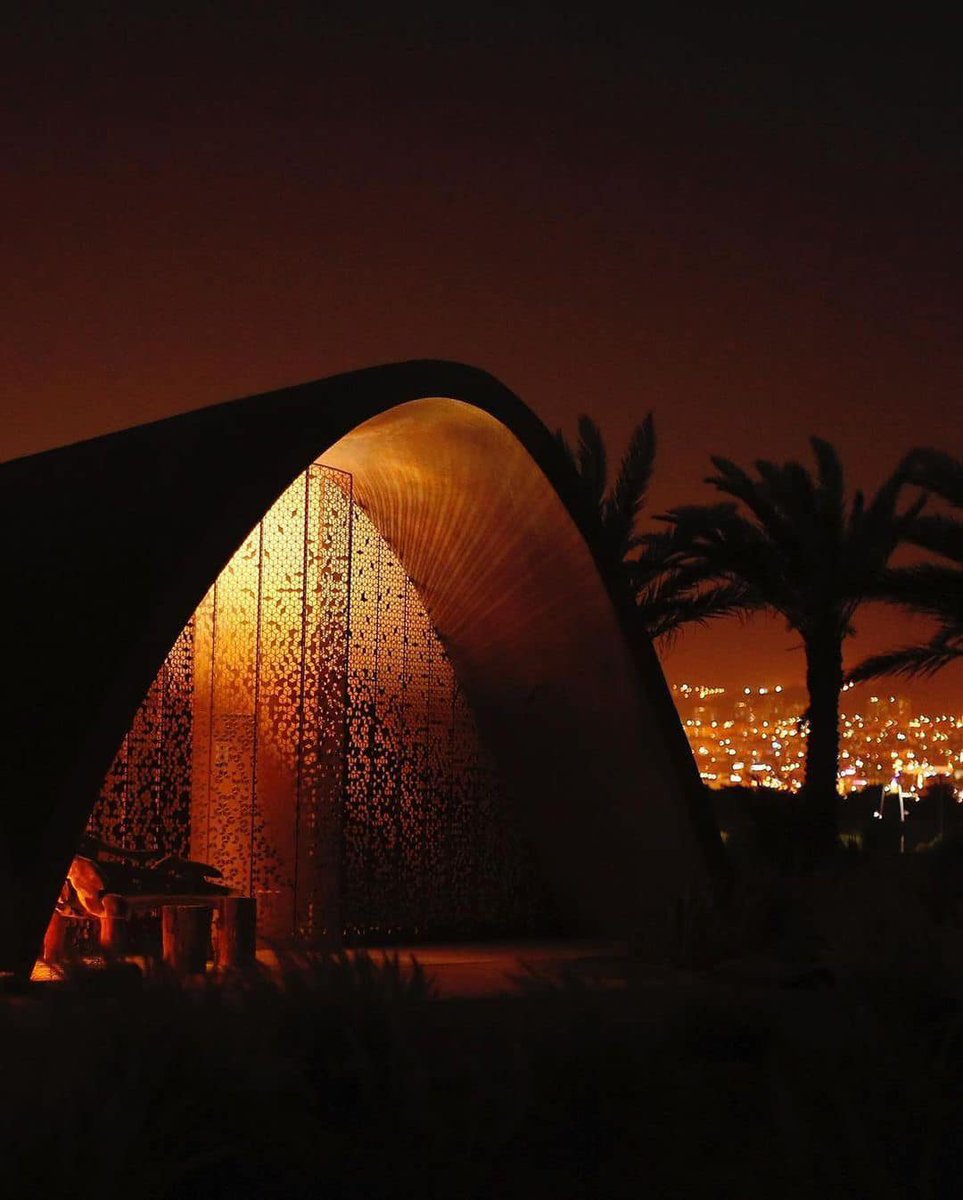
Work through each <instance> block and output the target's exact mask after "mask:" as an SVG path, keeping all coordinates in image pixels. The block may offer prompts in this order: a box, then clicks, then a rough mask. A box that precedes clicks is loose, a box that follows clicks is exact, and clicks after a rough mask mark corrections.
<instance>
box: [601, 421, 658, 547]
mask: <svg viewBox="0 0 963 1200" xmlns="http://www.w3.org/2000/svg"><path fill="white" fill-rule="evenodd" d="M655 450H656V443H655V421H654V420H653V417H652V414H651V413H649V414H648V416H646V418H645V420H644V421H643V422H642V423H641V424H640V425H638V426H637V427H636V428H635V430H634V431H633V433H632V437H631V439H630V440H629V445H628V449H627V450H626V452H625V454H624V456H623V458H622V462H621V463H620V465H619V473H618V477H617V478H616V480H615V485H614V487H613V488H612V494H611V495H610V496H609V497H608V498H607V499H606V500H605V503H604V505H603V510H602V523H603V525H604V526H605V529H606V532H607V534H608V536H609V539H610V541H611V542H612V543H613V544H614V545H615V546H618V547H619V548H620V549H621V551H622V554H623V556H624V555H625V554H628V553H629V552H630V551H631V550H634V549H636V548H637V546H638V545H640V536H639V535H637V534H636V533H635V526H636V522H637V521H638V518H639V514H640V513H641V511H642V508H643V507H644V505H645V500H646V496H647V494H648V490H649V485H650V484H651V482H652V472H653V469H654V467H655Z"/></svg>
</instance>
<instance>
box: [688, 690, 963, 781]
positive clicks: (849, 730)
mask: <svg viewBox="0 0 963 1200" xmlns="http://www.w3.org/2000/svg"><path fill="white" fill-rule="evenodd" d="M853 686H854V685H851V684H847V685H846V687H845V688H844V689H843V692H844V693H847V692H849V691H850V690H851V688H852V687H853ZM672 690H673V692H674V694H675V699H676V702H677V704H678V705H679V709H680V716H681V717H682V720H683V724H684V727H685V732H686V736H687V737H688V739H689V742H690V744H691V746H692V749H693V752H694V753H695V755H696V757H697V760H698V762H699V768H700V770H699V774H700V776H701V777H702V779H703V780H704V781H705V783H706V784H707V785H708V786H710V787H725V786H728V785H730V784H742V783H743V782H744V781H745V782H747V783H752V784H753V785H755V786H763V787H768V788H775V789H779V790H786V791H798V790H799V788H800V787H801V786H802V781H803V763H804V759H805V757H806V751H805V742H806V736H807V731H808V725H807V723H806V722H805V721H803V720H802V713H803V711H804V709H805V704H806V700H805V696H804V694H803V692H802V689H796V690H795V691H793V690H792V689H791V690H790V692H789V693H786V692H785V689H784V687H783V685H782V684H775V685H764V686H762V687H756V688H753V687H743V688H739V689H737V690H736V691H735V692H731V691H730V692H727V691H726V689H725V688H721V687H709V686H706V685H704V684H698V683H695V684H691V683H686V684H682V685H680V686H677V687H674V688H673V689H672ZM863 700H864V702H865V705H866V706H867V707H866V708H865V709H863V710H862V711H853V712H847V711H845V710H844V711H842V712H841V713H840V721H839V726H840V729H839V732H840V762H839V766H840V771H839V787H840V791H841V792H843V793H844V794H846V793H848V792H851V791H858V790H860V789H862V788H865V787H867V786H869V785H871V784H877V785H879V784H882V785H883V786H886V787H894V788H897V789H898V790H900V791H901V792H902V793H903V794H904V795H906V796H907V797H915V796H917V795H918V794H919V792H921V791H922V790H923V789H924V788H925V787H926V786H927V784H928V783H929V782H931V781H933V780H939V779H946V780H949V781H950V782H952V783H953V784H954V786H955V788H956V789H957V793H958V795H959V797H960V799H961V800H963V714H958V715H955V716H954V715H952V714H948V713H936V714H931V713H923V712H916V711H913V709H912V707H911V705H910V702H909V701H908V700H903V699H898V698H897V697H894V696H890V697H889V698H886V697H880V696H876V695H872V696H868V697H864V698H863ZM790 738H795V739H796V744H795V746H794V747H792V751H790V750H788V749H787V746H791V745H792V743H791V742H790V741H789V739H790Z"/></svg>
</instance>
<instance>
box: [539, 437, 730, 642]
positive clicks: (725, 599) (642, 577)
mask: <svg viewBox="0 0 963 1200" xmlns="http://www.w3.org/2000/svg"><path fill="white" fill-rule="evenodd" d="M555 438H556V441H557V442H558V445H559V446H560V448H561V449H562V451H563V453H564V454H565V457H566V458H567V459H568V461H569V463H570V464H571V467H572V469H573V470H574V472H575V474H576V475H577V476H578V480H579V484H580V486H581V491H582V495H583V497H584V499H585V501H586V503H587V505H588V507H589V508H590V509H591V510H593V511H594V512H596V513H597V514H598V518H599V534H598V541H599V545H600V546H601V548H602V551H603V553H604V554H605V555H606V556H607V557H608V558H609V560H610V562H611V563H612V564H613V566H614V567H615V570H616V571H617V572H618V573H619V574H620V575H621V578H622V580H623V582H624V584H625V587H626V589H627V590H628V592H629V595H630V597H631V599H632V601H633V603H634V605H635V611H636V613H637V615H638V618H639V620H640V621H641V623H642V625H643V627H644V629H645V631H646V633H647V634H648V635H649V637H650V638H652V639H653V640H655V639H657V638H671V637H673V636H675V634H676V633H677V632H678V631H679V629H680V628H681V627H682V626H683V625H685V624H692V623H695V624H705V623H706V622H707V621H709V620H711V619H713V618H715V617H720V616H730V615H733V614H738V613H740V612H742V611H744V610H745V609H746V608H748V607H751V600H750V597H749V595H748V593H747V589H746V588H745V587H744V586H743V585H742V584H741V583H738V582H725V583H722V584H718V585H710V586H708V587H705V586H701V584H700V581H698V580H697V579H695V578H693V577H692V573H691V572H689V571H687V570H684V569H682V568H681V567H679V566H672V565H670V563H669V561H668V553H669V551H670V549H671V548H672V545H673V543H672V539H671V536H670V535H668V534H665V533H641V532H640V531H639V528H638V524H639V517H640V515H641V513H642V510H643V509H644V507H645V502H646V499H647V497H648V492H649V486H650V485H651V482H652V474H653V470H654V467H655V451H656V440H655V421H654V419H653V417H652V414H651V413H649V414H648V415H647V416H646V417H645V419H644V420H643V421H642V422H641V424H639V425H638V426H636V428H635V430H634V431H633V433H632V436H631V438H630V439H629V445H628V449H627V450H626V452H625V454H624V456H623V458H622V461H621V463H620V465H619V470H618V474H617V476H616V478H615V482H614V483H613V484H612V486H611V488H610V487H609V466H608V452H607V451H606V448H605V441H604V438H603V437H602V431H601V429H599V427H598V425H597V424H596V423H595V421H593V420H592V418H591V417H588V416H586V415H584V414H583V415H582V416H580V417H579V421H578V443H577V445H576V446H575V447H574V449H573V447H572V446H571V445H570V444H569V442H568V441H567V440H566V438H565V435H564V434H563V432H562V431H561V430H558V431H557V432H556V434H555Z"/></svg>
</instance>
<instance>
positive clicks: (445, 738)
mask: <svg viewBox="0 0 963 1200" xmlns="http://www.w3.org/2000/svg"><path fill="white" fill-rule="evenodd" d="M91 827H92V828H94V829H96V830H97V832H98V834H99V836H102V837H104V838H105V840H108V841H112V842H115V843H116V844H120V845H124V846H129V847H130V848H138V849H140V848H144V847H148V846H150V847H154V846H156V847H158V848H161V849H164V850H170V851H174V852H177V853H186V852H188V849H189V851H190V853H191V855H192V857H194V858H197V859H200V860H202V861H205V862H210V863H213V864H214V865H215V866H217V867H218V868H219V869H220V870H221V871H222V872H223V873H224V876H225V880H226V881H227V882H228V883H229V884H230V885H231V886H232V887H234V888H236V889H238V890H239V891H241V892H244V893H247V894H252V895H254V896H255V897H256V898H257V900H258V914H259V928H260V931H261V933H262V935H264V936H266V937H269V938H272V939H278V940H285V939H289V938H292V937H294V938H296V939H297V940H299V941H302V942H317V943H320V942H327V943H331V942H333V941H336V940H338V939H340V937H341V935H342V933H344V934H345V935H346V936H347V937H348V939H349V940H351V941H364V940H369V941H384V940H389V939H393V938H420V937H426V936H438V935H458V936H468V935H470V934H473V933H481V932H485V933H495V932H502V933H508V932H522V931H527V930H530V929H533V928H537V927H539V925H540V924H541V925H544V920H545V912H544V906H543V898H542V896H541V893H540V890H539V888H538V887H537V884H535V883H534V882H533V880H534V874H533V870H532V867H531V863H530V860H529V858H528V856H527V852H526V850H525V847H524V845H523V843H522V840H521V839H520V838H519V837H518V836H517V835H516V833H515V822H514V821H513V819H512V814H511V812H510V810H509V806H508V805H507V803H506V799H505V795H504V791H503V789H502V787H501V786H500V784H499V781H498V778H497V775H496V773H495V771H494V770H493V768H492V765H491V763H490V762H489V760H488V758H487V756H486V754H485V752H484V749H483V747H482V745H481V743H480V740H479V737H478V734H477V730H476V728H475V723H474V720H473V717H472V713H471V710H470V708H469V706H468V704H467V702H466V699H465V697H464V695H463V693H462V692H461V690H460V689H459V687H458V685H457V682H456V680H455V677H454V673H453V671H452V668H451V665H450V663H449V662H448V659H447V656H446V654H445V651H444V647H443V645H442V643H441V641H440V639H439V637H438V635H437V634H436V632H435V630H434V628H433V627H432V625H431V621H430V619H429V617H428V614H427V612H426V611H425V608H424V606H423V604H422V603H421V600H420V598H419V596H418V594H417V592H416V590H415V588H414V586H413V584H412V583H411V581H410V580H409V579H408V578H407V576H406V575H405V573H404V570H403V569H402V567H401V565H400V563H399V562H398V560H397V559H396V558H395V556H394V555H393V553H392V551H391V549H390V547H389V546H388V545H387V543H386V542H385V540H384V539H383V538H382V537H381V536H380V534H379V533H378V532H377V530H376V529H375V527H374V526H373V524H372V523H371V521H370V520H369V519H368V517H367V516H366V515H365V513H364V512H363V511H362V510H361V509H360V507H359V506H358V505H356V504H355V503H354V502H353V497H352V481H351V477H350V476H349V475H347V474H345V473H343V472H340V471H335V470H332V469H330V468H326V467H323V466H321V465H318V464H316V465H315V466H313V467H311V468H310V469H309V470H308V471H307V472H306V473H305V474H304V475H302V476H301V477H299V478H298V479H297V480H295V482H294V483H293V484H292V485H291V486H290V487H289V488H288V489H287V490H286V491H285V492H284V494H283V495H282V496H281V497H280V499H279V500H278V501H277V502H276V503H275V504H274V505H273V506H272V507H271V509H270V510H269V512H268V513H267V514H266V515H265V517H264V519H263V520H262V521H261V523H260V524H259V525H258V526H257V528H255V529H254V530H252V531H251V533H250V534H249V536H248V537H247V538H246V539H245V541H244V542H243V544H242V545H241V546H240V547H239V549H238V550H237V552H236V553H235V554H234V556H233V557H232V559H231V561H230V562H229V563H228V565H227V566H226V567H225V568H224V570H223V571H222V572H221V574H220V576H219V577H218V579H217V581H216V583H215V584H214V586H213V587H212V588H211V590H210V592H209V593H208V595H207V596H206V597H205V599H204V600H203V601H202V603H201V604H200V606H199V607H198V609H197V612H196V613H195V615H194V617H193V619H192V621H191V623H190V625H189V626H188V628H187V629H186V630H185V631H184V633H183V634H182V636H181V638H180V639H178V642H177V644H176V645H175V647H174V649H173V651H172V652H171V655H170V657H169V658H168V661H167V662H166V663H165V666H164V668H163V670H162V671H161V673H160V674H159V675H158V678H157V680H156V681H155V683H154V684H153V685H152V687H151V690H150V692H149V693H148V696H147V698H146V699H145V701H144V704H143V705H142V707H141V709H140V711H139V712H138V714H137V718H136V719H135V722H134V725H133V727H132V729H131V731H130V733H129V734H128V736H127V737H126V738H125V740H124V743H123V745H122V746H121V748H120V751H119V752H118V755H117V758H116V760H115V762H114V765H113V766H112V768H111V772H110V774H109V775H108V777H107V779H106V781H105V784H104V789H103V793H102V796H101V800H100V802H99V804H98V806H97V810H96V812H95V814H94V818H93V820H92V822H91Z"/></svg>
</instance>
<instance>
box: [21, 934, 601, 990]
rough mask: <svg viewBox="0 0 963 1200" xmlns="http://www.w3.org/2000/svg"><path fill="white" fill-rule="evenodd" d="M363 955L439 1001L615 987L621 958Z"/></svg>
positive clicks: (537, 948)
mask: <svg viewBox="0 0 963 1200" xmlns="http://www.w3.org/2000/svg"><path fill="white" fill-rule="evenodd" d="M353 953H357V952H354V951H348V954H349V956H350V955H351V954H353ZM363 953H365V954H369V955H370V956H371V957H372V958H373V959H374V960H375V961H376V962H379V961H384V960H389V961H390V960H393V959H394V958H395V957H397V960H398V963H399V965H400V966H401V967H402V969H403V970H406V971H408V970H410V969H411V962H412V959H416V960H417V962H418V963H419V964H420V965H421V967H422V968H423V970H424V972H425V974H426V975H427V976H428V978H429V979H430V980H431V982H432V983H433V985H434V988H435V991H436V993H437V995H438V996H439V998H440V999H452V998H455V997H482V996H500V995H510V994H512V993H516V992H519V991H520V990H523V989H524V987H525V986H526V982H528V983H531V982H532V981H533V980H537V979H539V978H546V977H548V978H554V977H557V976H559V975H572V976H574V977H576V978H579V979H582V980H585V981H586V982H588V981H591V982H593V983H601V984H604V983H611V984H613V985H614V984H616V983H617V982H618V979H619V970H618V968H619V963H620V962H621V961H622V959H623V958H624V953H625V952H624V949H623V948H622V947H621V946H619V945H618V944H615V943H609V942H587V941H571V940H568V941H539V942H527V941H517V942H481V943H466V942H461V943H451V944H448V945H426V946H389V947H377V946H370V947H367V948H366V949H365V950H364V951H363ZM258 959H259V961H260V962H262V963H264V965H265V966H268V967H270V966H272V965H274V964H275V963H276V959H275V957H274V955H273V954H272V952H271V951H265V950H261V951H258ZM133 961H137V960H133ZM32 978H33V979H34V981H38V982H39V981H44V982H46V981H54V980H56V979H57V978H59V973H58V972H56V971H53V970H51V969H50V968H49V967H47V966H46V965H45V964H43V963H39V962H38V963H37V965H36V967H35V968H34V972H33V976H32Z"/></svg>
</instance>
